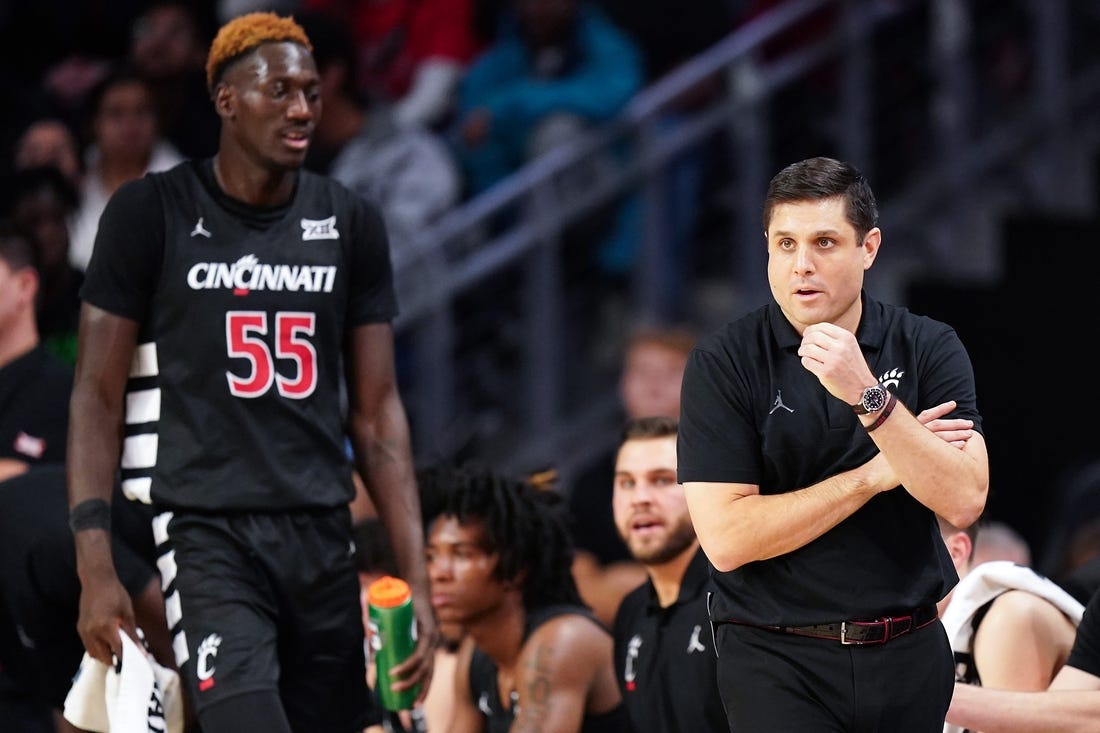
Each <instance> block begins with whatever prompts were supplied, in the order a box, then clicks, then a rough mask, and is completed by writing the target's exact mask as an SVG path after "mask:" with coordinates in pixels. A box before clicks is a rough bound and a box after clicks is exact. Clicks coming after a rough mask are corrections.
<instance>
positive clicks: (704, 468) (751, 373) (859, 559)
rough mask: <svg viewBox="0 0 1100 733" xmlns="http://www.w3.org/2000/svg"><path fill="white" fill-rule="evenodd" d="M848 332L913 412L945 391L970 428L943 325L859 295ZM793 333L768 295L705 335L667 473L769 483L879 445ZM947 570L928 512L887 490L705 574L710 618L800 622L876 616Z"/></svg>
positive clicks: (969, 393)
mask: <svg viewBox="0 0 1100 733" xmlns="http://www.w3.org/2000/svg"><path fill="white" fill-rule="evenodd" d="M857 338H858V340H859V344H860V347H861V348H862V349H863V353H864V355H865V356H866V357H867V362H868V364H869V365H870V367H871V371H872V372H873V373H874V374H875V375H877V376H878V377H879V379H880V380H881V381H882V382H883V383H884V384H885V385H886V386H887V387H888V388H889V389H890V390H891V391H892V392H893V393H894V394H896V395H897V397H898V399H899V401H900V402H901V403H903V404H904V405H905V406H906V407H907V408H908V409H909V410H910V411H911V412H912V413H913V414H917V413H919V412H920V411H921V410H924V409H927V408H929V407H932V406H933V405H936V404H939V403H941V402H945V401H947V400H952V399H953V400H955V401H956V402H957V403H958V407H957V409H956V410H955V411H954V412H953V413H951V416H952V417H960V418H969V419H971V420H973V421H974V429H975V430H978V431H979V432H980V431H981V427H982V425H981V416H980V415H979V414H978V410H977V404H976V399H977V398H976V391H975V386H974V372H973V368H972V366H971V363H970V357H969V356H968V355H967V352H966V349H965V348H964V346H963V344H962V342H961V341H960V340H959V338H958V336H957V334H956V333H955V331H954V329H952V328H951V327H950V326H947V325H946V324H944V323H940V322H939V321H935V320H932V319H930V318H927V317H923V316H917V315H914V314H912V313H910V312H909V311H908V310H907V309H905V308H902V307H900V306H893V305H889V304H884V303H880V302H878V301H875V300H873V299H871V298H869V297H867V295H866V293H864V295H863V316H862V318H861V320H860V325H859V328H858V330H857ZM801 340H802V339H801V337H800V336H799V335H798V333H797V332H796V331H795V330H794V328H793V327H792V326H791V324H790V323H789V322H788V321H787V319H786V318H785V317H784V316H783V314H782V312H781V311H780V309H779V307H778V306H777V305H776V304H774V303H771V304H769V305H766V306H763V307H761V308H760V309H758V310H756V311H753V312H752V313H749V314H747V315H746V316H744V317H742V318H740V319H739V320H736V321H734V322H732V323H729V324H727V325H726V326H725V327H723V328H721V329H720V330H718V331H717V332H715V333H712V334H710V335H708V336H706V337H704V338H703V339H702V340H700V342H699V343H698V344H697V345H696V347H695V349H694V351H693V352H692V354H691V356H690V358H689V360H688V364H687V369H686V371H685V373H684V381H683V388H682V392H681V417H680V430H679V439H678V446H677V448H678V450H677V453H678V457H679V464H678V466H679V470H678V475H679V480H680V481H681V482H689V481H707V482H710V481H712V482H724V483H746V484H757V485H759V486H760V493H761V494H764V495H767V494H780V493H785V492H788V491H795V490H797V489H802V488H805V487H807V486H811V485H813V484H815V483H817V482H819V481H822V480H824V479H826V478H828V477H830V476H833V475H835V474H837V473H840V472H841V471H846V470H849V469H852V468H855V467H857V466H860V465H862V464H864V463H866V462H867V461H868V460H870V459H871V458H872V457H873V456H874V455H875V454H876V453H877V452H878V448H877V447H876V446H875V444H874V442H873V441H872V440H871V437H870V436H869V435H868V434H867V431H866V430H865V429H864V428H863V427H862V425H861V424H860V422H859V418H858V417H857V416H856V415H855V414H853V412H852V408H851V407H850V406H849V405H847V404H845V403H844V402H842V401H841V400H838V399H837V398H835V397H833V396H832V395H831V394H829V392H828V391H826V389H825V388H824V387H823V386H821V383H820V382H819V381H818V379H817V377H816V376H814V375H813V374H811V373H810V372H809V371H807V370H806V369H805V368H804V367H803V366H802V362H801V359H800V358H799V356H798V353H797V352H798V347H799V345H800V343H801ZM957 582H958V576H957V574H956V573H955V569H954V566H953V565H952V563H951V558H950V556H949V555H948V554H947V550H946V548H945V546H944V544H943V540H942V538H941V537H940V533H939V529H938V527H937V524H936V519H935V515H934V514H933V512H932V511H931V510H930V509H928V508H927V507H925V506H923V505H922V504H920V503H919V502H918V501H917V500H916V499H914V498H913V497H912V496H910V495H909V494H908V493H907V492H905V491H904V490H903V489H902V488H900V487H899V488H897V489H894V490H892V491H887V492H883V493H881V494H879V495H878V496H876V497H874V498H873V499H871V500H870V501H869V502H867V503H866V504H865V505H864V506H863V507H862V508H860V509H859V510H858V511H857V512H855V513H854V514H853V515H852V516H850V517H848V518H847V519H845V520H844V521H842V522H841V523H840V524H838V525H837V526H836V527H834V528H833V529H831V530H830V531H828V532H826V533H825V534H824V535H822V536H821V537H818V538H817V539H816V540H813V541H812V542H810V543H808V544H806V545H805V546H803V547H800V548H798V549H797V550H794V551H792V552H789V553H787V554H785V555H780V556H778V557H775V558H772V559H770V560H763V561H758V562H752V563H747V564H746V565H743V566H742V567H740V568H737V569H736V570H733V571H731V572H726V573H718V572H716V573H715V583H716V586H717V590H718V592H717V596H716V598H715V603H714V605H713V606H712V610H713V612H714V614H715V619H716V620H722V619H736V620H739V621H745V622H749V623H759V624H784V625H801V624H811V623H822V622H831V621H841V620H846V619H863V618H876V617H879V616H883V615H890V614H896V613H900V612H903V611H905V610H909V609H913V608H916V607H918V606H923V605H927V604H932V603H935V602H936V601H938V600H939V599H941V598H943V596H944V595H945V594H946V593H947V591H948V590H949V589H950V588H952V587H953V586H954V585H955V583H957Z"/></svg>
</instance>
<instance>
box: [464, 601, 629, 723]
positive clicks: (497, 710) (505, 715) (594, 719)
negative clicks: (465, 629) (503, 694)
mask: <svg viewBox="0 0 1100 733" xmlns="http://www.w3.org/2000/svg"><path fill="white" fill-rule="evenodd" d="M566 614H571V615H574V616H584V617H585V618H588V619H591V620H592V622H593V623H595V624H597V625H599V626H601V627H602V626H603V624H600V622H599V620H598V619H597V618H596V617H595V616H593V615H592V612H591V611H590V610H589V609H587V608H585V607H584V606H573V605H568V604H562V605H555V606H547V607H545V608H540V609H537V610H536V611H535V612H534V613H532V614H530V615H529V616H528V618H527V627H526V629H525V631H524V635H523V640H524V642H526V641H527V639H529V638H530V637H531V634H532V633H534V631H535V629H537V628H538V627H539V626H542V625H543V624H544V623H546V622H547V621H549V620H550V619H552V618H556V617H557V616H562V615H566ZM470 699H471V700H472V701H473V703H474V705H476V706H477V709H478V710H480V711H481V715H482V716H483V718H484V720H485V731H486V733H508V731H509V730H511V728H512V722H513V720H514V718H515V711H514V710H513V709H512V706H513V705H515V700H516V698H515V697H513V699H512V704H511V705H509V706H508V707H507V708H505V707H504V706H503V705H501V704H500V694H499V685H498V683H497V665H496V662H494V661H493V659H492V657H490V656H489V655H488V654H485V653H484V652H482V651H481V650H480V649H474V654H473V657H472V658H471V659H470ZM628 730H630V729H629V727H628V725H627V718H626V712H625V710H624V709H623V706H622V705H619V706H618V707H614V708H611V709H610V710H608V711H607V712H605V713H599V714H593V715H585V716H584V720H583V722H582V723H581V729H580V733H626V731H628Z"/></svg>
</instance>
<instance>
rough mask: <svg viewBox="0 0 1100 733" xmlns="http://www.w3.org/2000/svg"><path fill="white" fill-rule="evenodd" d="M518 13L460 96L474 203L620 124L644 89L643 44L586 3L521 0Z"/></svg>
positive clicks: (506, 18) (462, 144) (513, 10)
mask: <svg viewBox="0 0 1100 733" xmlns="http://www.w3.org/2000/svg"><path fill="white" fill-rule="evenodd" d="M509 11H510V12H509ZM509 11H506V12H505V14H504V15H503V16H502V17H501V19H500V29H499V33H498V36H497V39H496V41H495V42H494V43H493V44H492V45H491V46H489V48H487V49H486V50H485V52H484V53H483V54H482V55H481V56H479V57H478V58H477V59H475V61H474V63H473V65H472V66H471V67H470V69H469V71H468V73H467V75H466V78H465V79H464V81H463V84H462V88H461V92H460V98H459V113H460V120H459V140H458V144H459V157H460V159H461V161H462V164H463V168H464V170H465V173H466V175H467V185H468V190H469V193H470V194H477V193H480V192H481V191H483V190H485V189H486V188H488V187H489V186H491V185H492V184H493V183H495V182H497V181H498V180H500V179H501V178H503V177H504V176H506V175H507V174H509V173H511V172H512V171H514V170H515V169H517V168H519V167H520V166H522V165H523V163H524V162H526V161H527V160H528V159H529V158H531V157H533V156H534V155H537V154H538V153H540V152H542V151H544V150H546V149H547V148H548V147H549V146H550V145H552V144H553V143H555V142H560V141H562V140H563V138H564V137H565V136H567V135H568V134H569V133H570V132H571V133H572V134H576V133H577V132H579V131H581V130H583V129H584V128H585V127H587V126H589V125H591V124H593V123H599V122H603V121H605V120H608V119H610V118H612V117H613V116H614V115H615V114H616V113H617V112H619V111H620V110H621V109H622V108H623V107H624V106H625V105H626V103H627V102H628V101H629V100H630V98H631V97H632V96H633V95H634V94H635V93H636V92H637V91H638V90H639V89H640V88H641V85H642V80H643V73H644V69H643V65H642V58H641V54H640V52H639V50H638V48H637V46H636V44H635V43H634V41H633V40H631V39H630V38H629V37H628V36H627V35H626V34H625V33H624V32H623V31H621V30H619V29H618V28H617V27H616V26H614V25H613V24H612V23H611V21H610V20H608V19H607V18H606V17H605V16H604V15H603V14H602V13H601V12H600V11H599V10H597V9H596V8H595V7H592V6H590V5H588V4H587V3H586V2H584V0H513V2H512V3H511V5H510V6H509ZM548 138H552V139H548Z"/></svg>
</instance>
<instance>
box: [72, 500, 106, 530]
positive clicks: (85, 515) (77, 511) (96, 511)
mask: <svg viewBox="0 0 1100 733" xmlns="http://www.w3.org/2000/svg"><path fill="white" fill-rule="evenodd" d="M69 529H70V530H72V533H73V534H76V533H77V532H81V531H83V530H85V529H103V530H106V531H108V532H110V531H111V505H110V504H108V503H107V502H106V501H104V500H103V499H86V500H84V501H82V502H80V503H79V504H77V505H76V506H74V507H73V508H72V509H70V510H69Z"/></svg>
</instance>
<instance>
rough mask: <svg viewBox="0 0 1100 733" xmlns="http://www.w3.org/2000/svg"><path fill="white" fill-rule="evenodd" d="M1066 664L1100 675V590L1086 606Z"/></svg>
mask: <svg viewBox="0 0 1100 733" xmlns="http://www.w3.org/2000/svg"><path fill="white" fill-rule="evenodd" d="M1066 664H1068V665H1069V666H1070V667H1076V668H1077V669H1079V670H1081V671H1082V672H1088V673H1089V674H1091V675H1095V676H1096V677H1100V590H1098V591H1096V592H1095V593H1093V594H1092V598H1091V599H1089V602H1088V604H1087V605H1086V606H1085V615H1084V616H1083V617H1082V618H1081V623H1080V624H1078V625H1077V637H1076V638H1075V639H1074V641H1073V649H1072V650H1070V653H1069V659H1067V660H1066Z"/></svg>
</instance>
